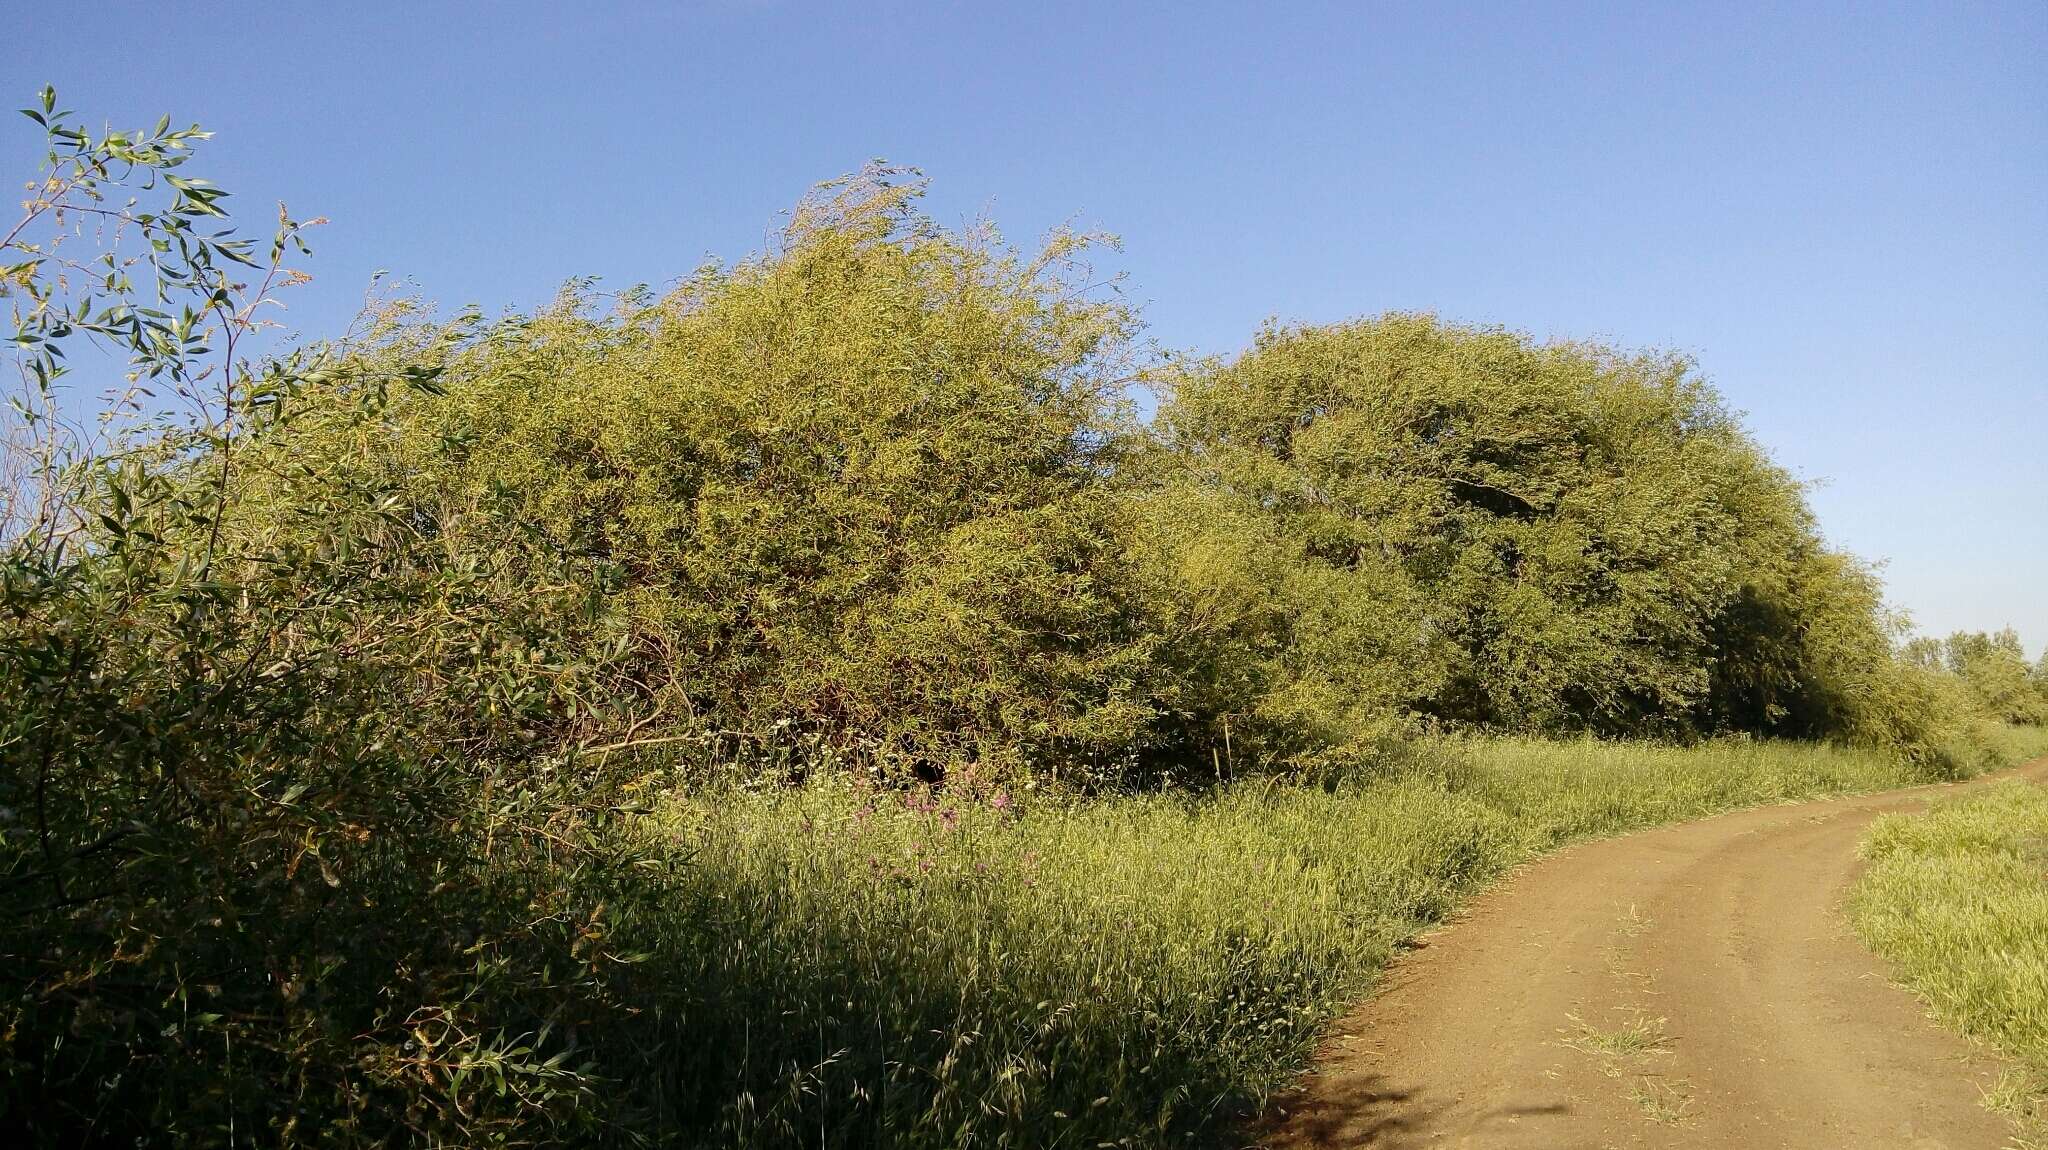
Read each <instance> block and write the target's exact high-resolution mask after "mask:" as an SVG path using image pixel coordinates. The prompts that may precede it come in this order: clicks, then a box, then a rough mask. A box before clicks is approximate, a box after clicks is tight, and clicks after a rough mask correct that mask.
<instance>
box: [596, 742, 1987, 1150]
mask: <svg viewBox="0 0 2048 1150" xmlns="http://www.w3.org/2000/svg"><path fill="white" fill-rule="evenodd" d="M2003 751H2004V753H2007V754H2009V753H2011V751H2012V748H2011V747H2006V748H2003ZM1999 755H2000V749H1999V748H1990V749H1985V750H1982V751H1981V752H1980V758H1979V759H1978V764H1979V765H1985V766H1989V765H1997V764H1998V763H2000V762H2002V761H2006V760H2004V759H2002V758H2000V757H1999ZM1933 773H1934V772H1931V771H1930V770H1929V769H1927V768H1916V767H1913V766H1911V765H1908V764H1906V763H1904V762H1902V761H1899V760H1896V759H1892V758H1888V757H1883V756H1879V755H1874V754H1869V753H1862V752H1855V751H1848V750H1840V749H1833V748H1827V747H1820V746H1812V745H1790V744H1769V743H1747V742H1732V741H1731V742H1716V743H1709V744H1706V745H1703V746H1699V747H1695V748H1690V749H1679V748H1671V747H1660V746H1651V745H1631V744H1614V743H1596V742H1590V741H1588V742H1578V743H1555V742H1544V741H1537V740H1522V739H1501V740H1486V741H1477V740H1474V741H1445V742H1436V743H1429V744H1423V745H1420V746H1417V747H1413V748H1410V749H1409V750H1407V751H1406V752H1404V753H1403V754H1402V755H1401V756H1400V758H1399V761H1397V762H1392V763H1389V764H1387V765H1386V768H1385V771H1384V772H1383V773H1381V774H1378V775H1375V776H1371V777H1364V776H1361V777H1351V778H1346V779H1343V780H1338V781H1334V782H1329V783H1326V784H1324V785H1319V786H1309V785H1302V784H1289V783H1281V782H1277V781H1274V780H1271V779H1262V780H1257V781H1248V782H1243V783H1238V784H1235V785H1230V786H1225V787H1222V788H1220V789H1218V790H1215V791H1212V792H1209V793H1207V794H1203V795H1199V796H1189V795H1185V794H1153V795H1137V796H1123V797H1116V798H1111V799H1103V800H1094V801H1076V800H1062V799H1055V798H1050V797H1040V796H1032V795H1017V794H1011V793H1008V792H1004V791H1000V790H995V789H991V788H986V787H984V788H979V789H976V788H964V789H961V790H958V791H954V792H949V793H946V794H941V795H937V796H931V795H907V796H906V795H904V794H902V793H900V792H886V791H880V790H875V789H872V788H866V787H863V786H861V785H859V784H858V783H856V782H852V781H849V780H848V779H846V778H844V777H834V778H827V779H821V780H817V781H814V782H811V783H809V784H807V785H805V786H802V787H799V788H795V789H760V790H750V789H743V788H729V789H720V790H715V791H711V792H701V793H697V794H696V795H694V796H693V797H690V798H686V799H681V800H678V801H676V802H674V803H673V804H672V805H669V806H667V807H666V808H664V809H663V810H662V811H661V812H660V813H659V814H658V815H656V816H655V817H654V818H652V819H651V820H650V823H649V830H650V833H651V834H654V835H656V836H658V837H659V839H660V840H662V841H663V842H664V843H666V844H667V849H669V850H672V851H674V852H677V853H678V854H679V857H684V858H687V860H688V863H687V867H686V870H685V877H684V878H683V879H682V884H683V889H684V890H686V891H687V894H686V895H685V896H684V897H682V899H681V901H680V902H679V903H678V904H675V905H671V906H669V907H666V908H664V910H663V911H662V912H661V913H660V914H659V915H653V916H649V917H646V918H644V919H642V920H641V921H639V922H637V923H634V924H633V926H634V928H635V929H637V930H639V931H642V932H644V934H645V935H646V937H647V939H648V940H649V945H650V946H651V947H652V948H653V949H655V950H656V952H657V958H656V960H655V961H654V962H653V964H652V967H651V969H653V970H658V971H659V972H660V973H661V976H662V977H667V978H674V979H679V980H681V982H682V984H683V985H685V986H687V987H688V988H689V993H688V994H687V995H686V996H685V998H686V1002H687V1004H686V1005H684V1006H681V1007H679V1008H678V1009H680V1011H681V1015H680V1016H679V1017H676V1018H674V1019H672V1021H673V1022H675V1023H677V1024H678V1025H677V1026H676V1028H675V1030H674V1033H677V1034H681V1035H686V1036H687V1039H686V1040H684V1041H680V1042H677V1043H676V1044H675V1045H674V1046H673V1048H672V1049H671V1050H669V1051H668V1052H667V1054H666V1055H665V1057H664V1058H663V1059H662V1061H661V1072H660V1075H659V1079H658V1081H653V1082H647V1083H643V1084H642V1085H643V1086H645V1087H647V1088H650V1089H653V1090H655V1091H657V1092H658V1098H657V1099H655V1101H656V1104H657V1105H658V1106H659V1107H660V1108H661V1109H662V1110H664V1111H666V1112H667V1113H669V1114H670V1115H672V1116H673V1119H674V1123H675V1125H674V1127H673V1128H675V1129H685V1130H693V1131H697V1132H699V1133H698V1141H699V1142H700V1143H701V1144H704V1145H714V1144H716V1145H726V1144H737V1145H744V1146H770V1145H894V1146H934V1147H937V1146H949V1147H956V1146H1046V1147H1051V1146H1093V1145H1099V1144H1117V1145H1165V1144H1188V1143H1197V1144H1200V1143H1205V1142H1211V1141H1214V1140H1215V1139H1217V1138H1218V1137H1221V1136H1223V1135H1224V1134H1225V1133H1226V1132H1227V1131H1229V1130H1230V1129H1231V1128H1232V1126H1233V1124H1234V1123H1235V1122H1236V1121H1237V1120H1239V1119H1241V1118H1242V1117H1244V1116H1246V1115H1247V1114H1249V1113H1251V1112H1252V1111H1253V1110H1255V1109H1256V1107H1257V1106H1258V1104H1259V1103H1260V1101H1261V1099H1262V1098H1263V1097H1264V1096H1265V1095H1266V1094H1267V1093H1268V1092H1270V1091H1272V1090H1274V1089H1275V1088H1277V1087H1279V1086H1281V1085H1283V1084H1284V1083H1285V1082H1286V1081H1287V1080H1288V1079H1289V1077H1290V1076H1291V1075H1293V1074H1294V1073H1295V1072H1297V1071H1298V1069H1299V1068H1300V1067H1301V1066H1302V1065H1303V1062H1304V1060H1305V1058H1306V1056H1307V1054H1308V1053H1309V1051H1310V1049H1311V1046H1312V1044H1313V1042H1314V1039H1315V1036H1316V1034H1317V1032H1318V1029H1319V1027H1320V1026H1321V1025H1322V1024H1323V1023H1324V1022H1325V1021H1326V1020H1327V1019H1329V1018H1330V1017H1331V1016H1332V1015H1333V1014H1334V1013H1335V1012H1337V1011H1338V1010H1340V1009H1341V1008H1343V1007H1344V1006H1345V1005H1346V1004H1348V1003H1350V1002H1352V1001H1354V1000H1355V999H1356V998H1357V997H1358V996H1359V995H1360V994H1361V993H1362V992H1363V991H1364V990H1365V989H1366V988H1367V987H1368V985H1369V983H1370V981H1371V979H1372V977H1373V975H1374V973H1375V972H1376V971H1378V970H1379V969H1380V967H1381V966H1382V965H1383V964H1384V963H1385V961H1386V960H1387V958H1388V957H1389V956H1390V955H1391V954H1392V953H1393V952H1394V950H1395V948H1396V947H1397V946H1398V945H1399V944H1400V943H1401V941H1402V940H1403V939H1405V938H1407V937H1409V936H1411V935H1413V934H1414V933H1415V932H1417V931H1418V930H1420V929H1422V928H1423V927H1425V926H1426V925H1427V924H1430V923H1433V922H1436V921H1438V920H1440V919H1442V918H1443V917H1444V915H1445V914H1446V913H1447V912H1448V911H1449V910H1451V909H1452V908H1453V907H1454V906H1456V905H1457V904H1458V902H1459V901H1460V900H1462V899H1463V898H1465V897H1466V896H1467V895H1469V894H1470V893H1471V892H1472V891H1474V890H1475V889H1476V888H1478V887H1480V886H1481V885H1483V884H1485V883H1486V882H1487V881H1489V880H1491V879H1493V878H1494V877H1496V876H1498V875H1499V874H1500V873H1501V872H1502V871H1503V870H1505V869H1506V868H1508V867H1510V866H1513V865H1514V864H1516V863H1518V862H1521V861H1524V860H1526V859H1529V858H1531V857H1533V856H1534V855H1536V854H1539V853H1541V852H1543V851H1545V850H1548V849H1550V848H1553V847H1555V846H1557V845H1559V844H1561V843H1565V842H1569V841H1572V840H1575V839H1581V838H1585V837H1589V836H1594V835H1602V834H1610V833H1615V832H1620V831H1625V830H1629V829H1632V828H1637V827H1644V826H1650V825H1654V824H1657V823H1663V822H1668V821H1671V820H1674V819H1681V818H1688V817H1694V816H1699V815H1704V814H1709V813H1713V812H1716V811H1722V810H1727V809H1731V808H1735V807H1739V806H1745V805H1751V804H1757V803H1768V802H1773V801H1779V800H1791V799H1800V798H1806V797H1811V796H1815V795H1821V794H1828V793H1836V792H1844V791H1859V790H1872V789H1879V788H1885V787H1893V786H1898V785H1902V784H1908V783H1913V782H1919V781H1926V780H1927V779H1928V778H1929V777H1932V775H1933Z"/></svg>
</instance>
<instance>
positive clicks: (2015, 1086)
mask: <svg viewBox="0 0 2048 1150" xmlns="http://www.w3.org/2000/svg"><path fill="white" fill-rule="evenodd" d="M2044 742H2048V740H2043V739H2041V738H2040V737H2039V736H2038V735H2037V737H2036V739H2035V743H2036V745H2037V748H2041V749H2048V748H2043V747H2041V744H2043V743H2044ZM1863 853H1864V856H1865V857H1866V858H1868V859H1869V860H1870V866H1869V869H1868V870H1866V871H1865V872H1864V875H1863V877H1862V878H1861V879H1859V880H1858V881H1857V884H1856V887H1855V890H1854V891H1853V893H1852V894H1851V896H1850V901H1849V911H1850V916H1851V918H1852V920H1853V921H1854V922H1855V924H1856V929H1857V931H1858V933H1860V934H1861V935H1862V936H1863V938H1864V940H1865V941H1866V942H1868V943H1869V944H1870V946H1871V948H1872V949H1873V950H1875V951H1877V952H1878V953H1879V954H1880V955H1882V956H1884V958H1885V959H1886V960H1887V961H1888V962H1890V963H1891V965H1892V967H1893V968H1894V969H1895V970H1896V971H1897V972H1898V974H1899V976H1900V978H1901V979H1903V980H1904V981H1905V982H1906V984H1907V985H1908V986H1910V987H1912V988H1913V989H1914V991H1916V992H1917V993H1918V994H1919V995H1920V996H1921V997H1922V998H1925V999H1926V1000H1927V1002H1928V1003H1929V1004H1930V1005H1931V1006H1932V1007H1933V1008H1934V1012H1935V1013H1936V1014H1937V1015H1939V1016H1940V1017H1941V1018H1942V1019H1943V1020H1944V1021H1946V1022H1947V1023H1949V1024H1950V1025H1951V1026H1954V1027H1956V1028H1957V1029H1958V1030H1961V1031H1962V1032H1963V1033H1964V1034H1967V1035H1970V1036H1972V1037H1974V1038H1978V1039H1981V1040H1983V1041H1985V1042H1988V1043H1989V1044H1991V1045H1992V1046H1993V1047H1996V1048H1997V1049H1998V1050H2000V1051H2002V1052H2004V1053H2006V1054H2008V1055H2010V1056H2012V1057H2013V1058H2014V1059H2015V1060H2016V1061H2017V1062H2018V1063H2019V1066H2020V1068H2021V1069H2020V1073H2019V1075H2018V1076H2017V1077H2016V1078H2015V1079H2012V1080H2009V1081H2008V1083H2007V1084H2006V1087H2005V1088H2004V1089H2002V1090H2001V1091H2000V1092H1999V1095H2000V1101H2002V1102H2003V1103H2004V1107H2003V1108H2005V1109H2007V1110H2009V1111H2010V1112H2011V1113H2012V1114H2013V1116H2014V1117H2015V1118H2018V1119H2020V1120H2021V1121H2022V1122H2023V1124H2024V1125H2025V1126H2026V1128H2027V1129H2028V1131H2030V1132H2031V1134H2032V1135H2033V1136H2035V1137H2048V882H2044V881H2043V865H2044V863H2048V789H2043V788H2042V787H2040V786H2036V785H2029V784H2026V783H2020V782H2010V783H2004V784H2001V785H2000V786H1999V787H1998V788H1996V789H1995V790H1992V791H1988V792H1986V793H1984V794H1982V795H1976V796H1972V797H1969V798H1965V799H1958V800H1954V801H1951V802H1947V803H1943V804H1941V805H1939V806H1937V807H1936V808H1935V809H1933V810H1932V811H1930V812H1928V813H1926V814H1923V815H1913V816H1902V815H1887V816H1885V817H1884V818H1882V819H1880V820H1879V821H1878V822H1877V823H1876V825H1874V826H1873V827H1872V828H1871V832H1870V837H1869V838H1868V839H1867V840H1865V842H1864V844H1863Z"/></svg>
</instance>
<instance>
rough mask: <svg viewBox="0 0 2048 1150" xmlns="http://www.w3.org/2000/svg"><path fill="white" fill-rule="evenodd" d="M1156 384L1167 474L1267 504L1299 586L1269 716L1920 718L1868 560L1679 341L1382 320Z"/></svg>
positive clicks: (1296, 335)
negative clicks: (1656, 346)
mask: <svg viewBox="0 0 2048 1150" xmlns="http://www.w3.org/2000/svg"><path fill="white" fill-rule="evenodd" d="M1170 382H1171V385H1172V387H1171V390H1172V400H1171V402H1170V403H1169V404H1168V405H1167V406H1166V407H1165V409H1164V410H1163V411H1162V412H1161V414H1160V423H1161V425H1162V427H1163V429H1164V431H1163V435H1164V440H1165V447H1164V450H1165V452H1166V455H1167V461H1166V463H1165V464H1164V467H1165V469H1166V470H1167V471H1168V472H1169V473H1170V474H1172V479H1171V480H1169V482H1172V483H1176V484H1180V485H1186V486H1192V487H1194V488H1197V489H1199V490H1202V491H1205V492H1208V493H1210V496H1209V497H1210V498H1212V499H1215V500H1218V501H1221V502H1224V503H1227V504H1230V505H1232V506H1234V507H1236V508H1237V509H1238V513H1239V516H1240V517H1242V516H1264V517H1267V518H1269V519H1270V520H1272V527H1271V528H1270V530H1272V531H1273V532H1274V533H1275V534H1276V537H1277V538H1279V539H1282V540H1284V541H1285V542H1284V548H1285V550H1286V551H1287V553H1288V556H1289V559H1290V567H1291V569H1292V578H1293V579H1294V580H1296V581H1297V582H1298V583H1299V584H1301V585H1303V586H1305V587H1308V588H1311V589H1312V590H1310V591H1309V592H1308V593H1307V594H1306V595H1304V596H1303V597H1302V599H1301V601H1300V602H1299V605H1298V609H1297V610H1296V611H1295V612H1294V613H1293V620H1292V622H1291V624H1290V629H1291V634H1289V635H1287V636H1285V637H1283V638H1281V639H1280V640H1279V641H1278V642H1277V643H1276V647H1277V649H1278V651H1280V652H1281V654H1280V655H1278V656H1277V658H1278V659H1279V660H1280V661H1281V662H1283V663H1285V662H1287V661H1288V660H1289V658H1290V657H1291V656H1294V655H1297V654H1299V655H1301V656H1302V657H1301V658H1300V660H1299V662H1298V663H1297V664H1295V665H1290V666H1288V667H1286V668H1285V669H1284V670H1280V671H1278V672H1276V673H1275V674H1274V676H1273V679H1274V681H1275V682H1276V683H1278V684H1281V686H1277V687H1275V688H1273V689H1271V690H1270V691H1269V693H1268V694H1267V695H1266V696H1265V698H1264V699H1263V700H1262V702H1261V703H1260V709H1261V711H1262V712H1263V713H1265V714H1267V715H1269V716H1274V717H1278V716H1281V715H1287V714H1290V713H1292V712H1294V711H1296V710H1299V709H1301V708H1302V707H1303V705H1304V702H1306V706H1307V708H1308V709H1310V710H1315V711H1327V710H1328V709H1329V707H1330V704H1329V702H1327V701H1326V700H1330V699H1332V698H1333V697H1334V699H1335V700H1337V706H1339V707H1342V706H1344V705H1346V704H1348V703H1349V702H1351V700H1353V699H1356V698H1357V697H1358V696H1359V694H1361V693H1362V692H1370V693H1374V694H1376V695H1377V696H1378V700H1379V703H1380V704H1381V705H1382V706H1384V707H1394V708H1403V709H1407V710H1411V711H1413V712H1416V713H1419V714H1421V715H1425V716H1431V717H1434V718H1436V719H1438V720H1441V721H1446V722H1451V723H1455V724H1464V725H1476V726H1481V727H1491V728H1505V729H1513V730H1590V731H1595V732H1600V733H1606V734H1630V735H1666V736H1669V735H1688V734H1695V733H1712V732H1717V731H1749V732H1754V733H1758V734H1780V735H1790V736H1802V737H1846V738H1851V739H1853V740H1856V741H1859V742H1865V743H1869V744H1873V745H1884V746H1893V747H1903V748H1924V747H1926V746H1928V745H1931V743H1932V742H1933V740H1934V737H1935V735H1936V729H1935V728H1936V725H1937V723H1938V720H1939V716H1938V715H1937V714H1935V713H1934V712H1933V709H1932V704H1931V702H1930V700H1929V699H1927V698H1926V697H1925V695H1926V692H1925V690H1924V689H1923V688H1922V687H1920V686H1917V685H1916V683H1915V681H1914V680H1912V679H1911V678H1910V677H1909V676H1907V675H1906V674H1905V672H1904V670H1903V669H1902V668H1901V667H1900V666H1899V664H1898V663H1897V662H1896V661H1895V660H1894V659H1893V658H1892V654H1891V636H1892V633H1893V631H1894V630H1895V624H1894V623H1893V621H1892V620H1890V619H1889V617H1888V616H1887V615H1886V614H1885V612H1884V609H1883V605H1882V602H1881V599H1880V596H1879V590H1878V585H1877V582H1876V580H1875V578H1874V577H1873V576H1872V575H1871V574H1870V572H1869V571H1868V570H1867V569H1866V568H1865V567H1863V566H1862V565H1861V564H1858V563H1857V562H1855V561H1854V560H1852V559H1850V558H1848V557H1846V556H1842V555H1839V554H1835V553H1832V552H1829V551H1827V550H1826V549H1825V548H1824V547H1823V546H1822V545H1821V543H1820V540H1819V536H1818V533H1817V531H1816V530H1815V527H1814V525H1813V521H1812V516H1811V513H1810V512H1809V511H1808V509H1807V507H1806V505H1805V502H1804V498H1803V493H1802V491H1801V489H1800V488H1799V486H1798V484H1797V483H1795V482H1794V481H1793V480H1792V479H1791V478H1790V477H1788V476H1787V475H1786V474H1785V473H1784V472H1783V471H1782V470H1781V469H1779V468H1778V467H1776V466H1775V465H1773V464H1772V463H1771V462H1770V461H1769V459H1768V458H1767V457H1766V456H1765V455H1764V453H1763V451H1762V450H1761V449H1760V448H1758V447H1757V446H1756V445H1755V443H1754V442H1753V441H1751V440H1750V439H1749V438H1748V436H1747V435H1745V434H1744V433H1743V431H1742V430H1741V428H1740V427H1739V425H1738V424H1737V423H1736V422H1735V420H1734V418H1733V417H1732V416H1730V415H1729V414H1728V412H1727V411H1726V410H1725V408H1724V407H1723V406H1722V404H1721V401H1720V399H1719V398H1718V397H1717V396H1716V395H1715V394H1714V392H1713V391H1712V389H1711V388H1709V387H1708V386H1707V385H1706V384H1705V383H1704V382H1702V381H1701V380H1700V379H1699V378H1698V377H1697V376H1696V375H1695V374H1694V373H1693V371H1692V369H1691V366H1690V365H1689V364H1688V363H1686V362H1685V361H1683V360H1680V359H1675V358H1672V357H1667V356H1657V355H1630V354H1624V353H1621V352H1617V351H1614V350H1612V349H1608V348H1603V347H1598V346H1593V345H1586V344H1556V345H1536V344H1533V343H1531V342H1530V341H1529V340H1528V339H1526V338H1525V337H1522V336H1518V335H1515V334H1513V333H1510V332H1506V331H1502V330H1499V329H1491V328H1469V327H1457V326H1453V325H1447V324H1444V323H1441V322H1439V321H1437V320H1436V319H1434V318H1432V317H1429V316H1419V315H1389V316H1385V317H1382V318H1379V319H1376V320H1367V321H1360V322H1356V323H1348V324H1339V325H1336V326H1332V327H1324V328H1272V329H1269V330H1267V331H1266V332H1265V333H1263V334H1262V335H1261V336H1260V338H1259V340H1258V342H1257V343H1256V345H1255V346H1254V347H1253V348H1252V350H1250V351H1248V352H1246V353H1245V354H1244V355H1242V356H1241V357H1239V358H1237V359H1235V360H1232V361H1230V362H1228V363H1219V362H1203V363H1197V364H1193V365H1189V366H1186V367H1184V368H1182V369H1181V370H1179V371H1178V372H1177V373H1175V374H1174V375H1173V376H1172V378H1171V381H1170ZM1235 529H1236V528H1235V526H1234V524H1230V523H1229V522H1228V521H1226V525H1225V526H1223V527H1221V528H1220V530H1225V531H1228V530H1235ZM1324 636H1327V637H1328V638H1329V639H1330V640H1333V641H1319V639H1320V637H1324ZM1310 652H1313V653H1312V654H1310ZM1330 684H1339V686H1336V687H1335V689H1334V690H1333V689H1332V688H1331V686H1330ZM1348 684H1365V685H1366V686H1363V687H1347V686H1343V685H1348ZM1304 697H1305V699H1304Z"/></svg>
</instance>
